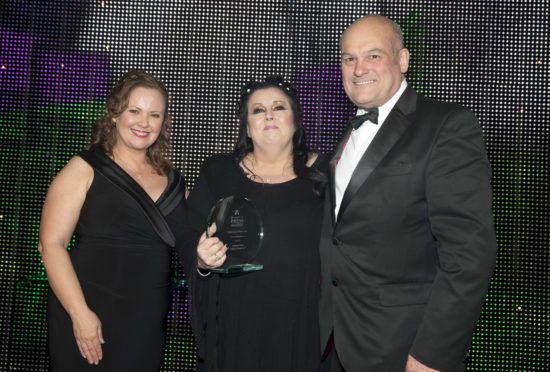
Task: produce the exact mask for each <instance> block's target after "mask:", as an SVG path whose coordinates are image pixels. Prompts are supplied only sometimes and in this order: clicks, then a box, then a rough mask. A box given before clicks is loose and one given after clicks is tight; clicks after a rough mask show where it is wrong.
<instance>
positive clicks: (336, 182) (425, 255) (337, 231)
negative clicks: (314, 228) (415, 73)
mask: <svg viewBox="0 0 550 372" xmlns="http://www.w3.org/2000/svg"><path fill="white" fill-rule="evenodd" d="M340 47H341V54H342V57H341V58H342V60H341V63H342V78H343V83H344V89H345V91H346V93H347V95H348V97H349V98H350V100H351V101H352V102H353V103H354V104H355V105H356V106H357V107H358V117H356V118H355V119H353V120H352V122H351V123H350V125H349V126H348V128H347V129H346V131H345V133H344V135H343V138H342V141H341V142H340V143H339V144H338V146H337V147H336V149H335V152H334V155H333V157H332V159H331V161H330V167H329V178H330V186H331V187H330V192H329V194H330V197H329V198H327V203H326V208H325V220H324V225H323V233H322V238H321V247H320V253H321V268H322V289H321V303H320V321H321V348H322V350H323V354H324V355H323V357H324V358H325V361H324V368H325V370H331V371H347V372H359V371H360V372H365V371H367V372H368V371H373V372H405V371H407V372H413V371H414V372H417V371H444V372H456V371H464V370H465V364H464V361H465V359H466V356H467V353H468V344H469V340H470V338H471V335H472V333H473V330H474V327H475V324H476V321H477V319H478V317H479V314H480V311H481V307H482V304H483V300H484V297H485V293H486V291H487V287H488V284H489V280H490V278H491V276H492V273H493V270H494V265H495V255H496V248H497V247H496V239H495V234H494V226H493V217H492V211H491V199H492V195H491V188H490V176H491V171H490V166H489V162H488V160H487V157H486V153H485V148H484V144H483V138H482V132H481V129H480V126H479V123H478V121H477V119H476V118H475V116H474V115H473V114H472V112H471V111H469V110H468V109H466V108H463V107H461V106H458V105H455V104H449V103H444V102H438V101H434V100H432V99H429V98H426V97H424V96H422V95H420V94H418V93H416V92H415V91H414V90H413V89H412V88H411V87H410V86H408V85H407V82H406V80H405V77H404V74H405V73H406V72H407V69H408V66H409V51H408V50H407V49H405V48H404V46H403V38H402V35H401V30H400V28H399V26H398V25H397V24H396V23H394V22H393V21H391V20H389V19H387V18H385V17H382V16H377V15H370V16H366V17H363V18H361V19H359V20H357V21H356V22H354V23H353V24H352V25H351V26H350V27H348V28H347V29H346V31H345V32H344V33H343V35H342V37H341V40H340Z"/></svg>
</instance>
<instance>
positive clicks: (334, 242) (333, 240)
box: [332, 238, 342, 245]
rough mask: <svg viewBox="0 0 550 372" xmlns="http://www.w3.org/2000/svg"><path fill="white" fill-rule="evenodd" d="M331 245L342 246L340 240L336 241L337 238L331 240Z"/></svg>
mask: <svg viewBox="0 0 550 372" xmlns="http://www.w3.org/2000/svg"><path fill="white" fill-rule="evenodd" d="M332 244H334V245H340V244H342V242H341V241H340V239H338V238H332Z"/></svg>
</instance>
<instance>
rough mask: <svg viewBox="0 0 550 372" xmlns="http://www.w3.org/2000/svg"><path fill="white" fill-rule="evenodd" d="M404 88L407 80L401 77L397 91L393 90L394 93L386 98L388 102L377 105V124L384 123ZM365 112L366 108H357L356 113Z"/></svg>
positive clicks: (361, 113)
mask: <svg viewBox="0 0 550 372" xmlns="http://www.w3.org/2000/svg"><path fill="white" fill-rule="evenodd" d="M405 88H407V81H406V80H405V79H403V81H402V82H401V85H400V86H399V89H398V90H397V92H395V94H394V95H393V96H392V97H391V98H390V99H389V100H388V102H386V103H384V104H383V105H382V106H380V107H378V125H382V124H384V120H386V118H387V117H388V115H389V114H390V111H391V110H392V109H393V106H395V104H396V103H397V101H398V100H399V97H401V95H402V94H403V92H404V91H405ZM367 112H368V111H367V110H363V109H358V110H357V115H358V116H359V115H363V114H366V113H367Z"/></svg>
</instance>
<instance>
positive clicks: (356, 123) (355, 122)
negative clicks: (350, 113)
mask: <svg viewBox="0 0 550 372" xmlns="http://www.w3.org/2000/svg"><path fill="white" fill-rule="evenodd" d="M367 120H370V121H371V122H373V123H374V124H378V108H373V109H372V110H370V111H369V112H367V113H366V114H363V115H359V116H356V117H354V118H352V119H351V126H352V127H353V129H358V128H359V127H360V126H361V125H363V123H364V122H365V121H367Z"/></svg>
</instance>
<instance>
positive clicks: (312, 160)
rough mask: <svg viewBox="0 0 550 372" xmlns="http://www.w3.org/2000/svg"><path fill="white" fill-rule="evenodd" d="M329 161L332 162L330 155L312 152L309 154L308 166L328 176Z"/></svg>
mask: <svg viewBox="0 0 550 372" xmlns="http://www.w3.org/2000/svg"><path fill="white" fill-rule="evenodd" d="M329 161H330V154H322V153H318V152H311V153H309V154H308V162H307V166H308V167H310V168H312V169H316V170H318V171H321V172H323V173H325V174H326V173H327V171H328V163H329Z"/></svg>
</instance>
